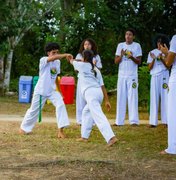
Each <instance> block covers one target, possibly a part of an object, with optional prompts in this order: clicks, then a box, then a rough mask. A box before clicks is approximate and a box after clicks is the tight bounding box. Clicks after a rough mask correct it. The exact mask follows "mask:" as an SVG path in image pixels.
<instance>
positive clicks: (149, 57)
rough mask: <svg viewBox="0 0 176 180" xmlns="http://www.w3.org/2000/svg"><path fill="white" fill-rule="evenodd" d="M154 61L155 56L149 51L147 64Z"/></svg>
mask: <svg viewBox="0 0 176 180" xmlns="http://www.w3.org/2000/svg"><path fill="white" fill-rule="evenodd" d="M152 61H153V58H152V57H151V56H150V52H149V53H148V58H147V64H149V63H151V62H152Z"/></svg>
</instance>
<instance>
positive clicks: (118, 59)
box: [114, 56, 122, 64]
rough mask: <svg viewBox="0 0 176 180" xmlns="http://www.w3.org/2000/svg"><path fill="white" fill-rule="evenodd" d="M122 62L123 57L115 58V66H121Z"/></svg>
mask: <svg viewBox="0 0 176 180" xmlns="http://www.w3.org/2000/svg"><path fill="white" fill-rule="evenodd" d="M121 61H122V56H115V60H114V62H115V64H119V63H120V62H121Z"/></svg>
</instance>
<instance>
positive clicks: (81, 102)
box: [75, 53, 102, 124]
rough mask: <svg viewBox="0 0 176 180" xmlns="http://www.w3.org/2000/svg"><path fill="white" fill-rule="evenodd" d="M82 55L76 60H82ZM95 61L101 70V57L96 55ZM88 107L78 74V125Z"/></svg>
mask: <svg viewBox="0 0 176 180" xmlns="http://www.w3.org/2000/svg"><path fill="white" fill-rule="evenodd" d="M82 58H83V57H82V55H81V54H80V53H79V54H77V56H76V58H75V59H80V60H81V59H82ZM94 61H95V63H96V66H97V67H98V68H99V69H101V68H102V64H101V58H100V56H99V55H96V56H95V57H94ZM85 105H86V102H85V100H84V98H83V97H82V95H81V89H80V82H79V74H78V81H77V89H76V122H77V123H78V124H81V122H82V111H83V109H84V107H85Z"/></svg>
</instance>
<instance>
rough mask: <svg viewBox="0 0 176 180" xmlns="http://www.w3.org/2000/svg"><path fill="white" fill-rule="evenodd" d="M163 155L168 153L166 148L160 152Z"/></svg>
mask: <svg viewBox="0 0 176 180" xmlns="http://www.w3.org/2000/svg"><path fill="white" fill-rule="evenodd" d="M160 154H161V155H165V154H168V153H167V152H166V151H165V150H164V151H161V152H160Z"/></svg>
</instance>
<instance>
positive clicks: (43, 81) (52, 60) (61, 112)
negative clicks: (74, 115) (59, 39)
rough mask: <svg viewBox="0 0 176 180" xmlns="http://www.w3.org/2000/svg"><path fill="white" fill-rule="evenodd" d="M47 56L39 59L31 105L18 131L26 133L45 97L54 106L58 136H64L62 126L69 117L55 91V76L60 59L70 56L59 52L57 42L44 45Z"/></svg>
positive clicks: (66, 122)
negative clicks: (37, 74) (37, 76)
mask: <svg viewBox="0 0 176 180" xmlns="http://www.w3.org/2000/svg"><path fill="white" fill-rule="evenodd" d="M45 52H46V54H47V56H44V57H42V58H41V59H40V64H39V80H38V82H37V84H36V86H35V89H34V94H33V98H32V103H31V107H30V108H29V109H28V110H27V112H26V114H25V116H24V119H23V121H22V123H21V126H20V130H19V133H21V134H28V133H30V132H32V129H33V127H34V125H35V123H36V122H37V119H38V116H39V111H41V109H42V108H43V106H44V104H45V102H46V100H47V99H49V100H50V101H51V102H52V103H53V105H54V106H55V107H56V118H57V125H58V128H59V131H58V138H64V137H65V135H64V132H63V128H64V127H66V126H68V125H69V119H68V115H67V111H66V107H65V104H64V102H63V98H62V96H61V95H60V93H59V92H58V91H56V90H55V89H56V83H55V81H56V78H57V75H58V74H59V73H60V60H59V59H62V58H68V57H70V58H72V55H71V54H59V45H58V44H57V43H48V44H47V45H46V47H45Z"/></svg>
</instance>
